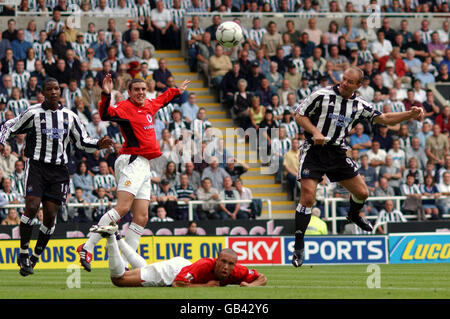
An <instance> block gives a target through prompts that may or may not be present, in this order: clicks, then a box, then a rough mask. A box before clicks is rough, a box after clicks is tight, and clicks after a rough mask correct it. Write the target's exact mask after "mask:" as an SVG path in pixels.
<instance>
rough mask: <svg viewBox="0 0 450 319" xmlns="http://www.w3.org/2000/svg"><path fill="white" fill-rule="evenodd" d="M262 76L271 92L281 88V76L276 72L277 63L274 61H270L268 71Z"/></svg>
mask: <svg viewBox="0 0 450 319" xmlns="http://www.w3.org/2000/svg"><path fill="white" fill-rule="evenodd" d="M264 76H265V77H266V78H267V80H268V81H269V87H270V89H271V91H272V92H273V93H275V92H277V91H278V90H279V89H280V88H281V83H282V81H283V76H282V75H281V73H280V72H278V64H277V63H276V62H270V66H269V72H267V73H266V74H264Z"/></svg>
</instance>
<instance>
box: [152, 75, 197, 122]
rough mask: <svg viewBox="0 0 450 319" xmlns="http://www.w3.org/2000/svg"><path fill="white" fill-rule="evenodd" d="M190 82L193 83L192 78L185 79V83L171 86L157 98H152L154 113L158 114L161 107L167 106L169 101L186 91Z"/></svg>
mask: <svg viewBox="0 0 450 319" xmlns="http://www.w3.org/2000/svg"><path fill="white" fill-rule="evenodd" d="M189 83H191V81H190V80H184V81H183V83H182V84H181V85H180V86H179V87H178V88H169V89H167V90H166V91H165V92H164V93H162V94H160V95H159V96H157V97H156V98H155V99H153V100H152V112H153V114H156V112H158V110H159V109H160V108H162V107H163V106H165V105H166V104H167V103H169V102H170V101H172V99H173V98H174V97H175V96H177V95H181V94H183V93H184V91H186V89H187V87H188V85H189Z"/></svg>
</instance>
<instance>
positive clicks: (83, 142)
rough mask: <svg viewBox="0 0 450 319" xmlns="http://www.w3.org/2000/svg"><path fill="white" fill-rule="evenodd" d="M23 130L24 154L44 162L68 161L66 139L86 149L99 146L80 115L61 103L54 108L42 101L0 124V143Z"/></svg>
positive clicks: (89, 149) (61, 163) (60, 162)
mask: <svg viewBox="0 0 450 319" xmlns="http://www.w3.org/2000/svg"><path fill="white" fill-rule="evenodd" d="M23 133H27V137H26V146H25V156H26V157H27V158H29V159H33V160H36V161H40V162H44V163H50V164H56V165H65V164H67V162H68V156H69V151H70V149H69V147H68V146H69V145H68V144H69V142H72V143H74V144H75V145H76V146H77V147H78V148H79V149H81V150H84V151H85V152H90V153H92V152H94V151H95V150H97V149H98V147H97V139H92V138H90V137H89V136H88V134H87V132H86V129H85V127H84V126H83V124H81V121H80V119H79V117H78V116H77V115H76V114H75V113H74V112H72V111H71V110H69V109H67V108H64V107H63V106H62V105H60V106H59V108H58V109H57V110H55V111H52V110H51V109H50V108H49V107H48V106H46V104H45V102H44V103H43V104H38V105H36V106H34V107H30V108H28V109H27V110H26V111H25V112H23V113H22V114H21V115H20V116H18V117H16V118H13V119H11V120H9V121H7V122H6V123H5V124H4V125H3V126H2V128H1V130H0V143H1V144H3V145H5V143H6V140H8V138H9V136H10V135H11V134H14V135H15V134H23Z"/></svg>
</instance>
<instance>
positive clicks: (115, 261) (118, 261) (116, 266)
mask: <svg viewBox="0 0 450 319" xmlns="http://www.w3.org/2000/svg"><path fill="white" fill-rule="evenodd" d="M106 250H107V251H108V266H109V273H110V275H111V277H113V278H120V277H122V276H123V274H124V273H125V268H124V266H123V260H122V257H121V256H120V250H119V246H118V245H117V241H116V238H115V237H114V236H110V237H107V238H106Z"/></svg>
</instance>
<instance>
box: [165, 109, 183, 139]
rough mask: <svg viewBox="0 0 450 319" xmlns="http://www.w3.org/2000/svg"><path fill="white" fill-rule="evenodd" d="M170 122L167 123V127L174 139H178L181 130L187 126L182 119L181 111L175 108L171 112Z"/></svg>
mask: <svg viewBox="0 0 450 319" xmlns="http://www.w3.org/2000/svg"><path fill="white" fill-rule="evenodd" d="M172 120H173V121H172V122H170V123H169V126H168V129H169V131H170V134H172V137H173V138H174V140H178V139H179V138H180V136H181V133H182V130H183V129H186V128H187V127H188V124H187V123H186V122H185V121H183V120H182V118H181V112H180V111H179V110H178V109H175V110H174V111H173V112H172Z"/></svg>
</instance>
